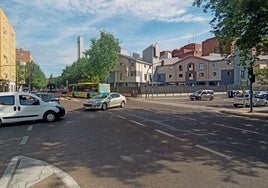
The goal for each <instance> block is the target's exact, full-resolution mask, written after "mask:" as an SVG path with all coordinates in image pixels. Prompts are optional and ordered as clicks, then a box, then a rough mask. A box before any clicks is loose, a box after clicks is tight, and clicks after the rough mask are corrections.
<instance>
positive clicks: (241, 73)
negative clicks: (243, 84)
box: [240, 70, 245, 78]
mask: <svg viewBox="0 0 268 188" xmlns="http://www.w3.org/2000/svg"><path fill="white" fill-rule="evenodd" d="M240 76H241V78H245V71H243V70H242V71H241V72H240Z"/></svg>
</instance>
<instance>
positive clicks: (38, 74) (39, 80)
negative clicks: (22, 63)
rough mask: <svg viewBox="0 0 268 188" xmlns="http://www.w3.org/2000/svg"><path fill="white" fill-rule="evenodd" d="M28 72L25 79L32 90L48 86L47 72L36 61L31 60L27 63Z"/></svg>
mask: <svg viewBox="0 0 268 188" xmlns="http://www.w3.org/2000/svg"><path fill="white" fill-rule="evenodd" d="M25 70H26V74H25V78H26V79H25V80H26V84H27V85H28V86H30V87H31V90H32V89H33V88H35V89H41V88H44V87H46V85H47V80H46V76H45V74H44V73H43V72H42V70H41V69H40V67H39V65H38V64H36V63H35V62H33V61H31V62H28V63H26V67H25Z"/></svg>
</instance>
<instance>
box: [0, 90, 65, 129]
mask: <svg viewBox="0 0 268 188" xmlns="http://www.w3.org/2000/svg"><path fill="white" fill-rule="evenodd" d="M64 115H65V109H64V108H63V107H62V106H61V105H60V104H58V103H49V102H44V101H43V100H42V99H41V98H39V97H38V96H36V95H34V94H31V93H24V92H0V126H1V125H2V124H3V123H13V122H21V121H32V120H44V121H46V122H53V121H54V120H55V119H57V118H60V117H63V116H64Z"/></svg>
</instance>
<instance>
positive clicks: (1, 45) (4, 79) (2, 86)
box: [0, 7, 17, 91]
mask: <svg viewBox="0 0 268 188" xmlns="http://www.w3.org/2000/svg"><path fill="white" fill-rule="evenodd" d="M16 79H17V71H16V33H15V30H14V28H13V26H12V25H11V24H10V23H9V20H8V18H7V16H6V14H5V12H4V11H3V10H2V8H1V7H0V91H16V90H17V89H16V82H17V81H16Z"/></svg>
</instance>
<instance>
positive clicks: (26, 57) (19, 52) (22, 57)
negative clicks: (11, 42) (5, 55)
mask: <svg viewBox="0 0 268 188" xmlns="http://www.w3.org/2000/svg"><path fill="white" fill-rule="evenodd" d="M16 60H17V61H18V62H20V63H28V62H30V61H32V60H33V57H32V54H31V52H30V51H26V50H23V49H22V48H20V49H16Z"/></svg>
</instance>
